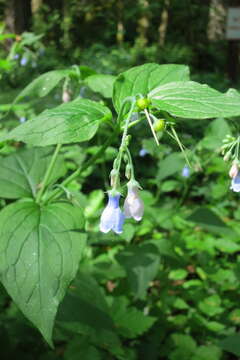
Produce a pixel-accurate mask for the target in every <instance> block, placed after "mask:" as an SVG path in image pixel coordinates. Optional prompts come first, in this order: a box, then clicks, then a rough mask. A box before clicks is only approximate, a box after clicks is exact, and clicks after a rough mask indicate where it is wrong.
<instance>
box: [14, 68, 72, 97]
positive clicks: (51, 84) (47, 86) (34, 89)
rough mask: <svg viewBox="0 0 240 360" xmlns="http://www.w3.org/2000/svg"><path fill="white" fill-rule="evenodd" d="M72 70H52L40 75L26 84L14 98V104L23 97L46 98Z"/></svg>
mask: <svg viewBox="0 0 240 360" xmlns="http://www.w3.org/2000/svg"><path fill="white" fill-rule="evenodd" d="M72 71H73V70H72V69H67V70H52V71H49V72H46V73H45V74H42V75H40V76H39V77H37V78H36V79H34V80H33V81H32V82H31V83H30V84H28V85H27V86H26V87H25V88H24V89H23V90H22V91H21V92H20V94H19V95H18V96H17V97H16V99H15V101H14V102H17V101H19V100H21V99H22V98H24V97H25V96H39V97H44V96H46V95H47V94H48V93H49V92H50V91H51V90H52V89H54V88H55V86H57V84H58V83H59V82H60V81H61V80H62V79H64V78H65V77H67V76H68V75H69V74H70V72H72Z"/></svg>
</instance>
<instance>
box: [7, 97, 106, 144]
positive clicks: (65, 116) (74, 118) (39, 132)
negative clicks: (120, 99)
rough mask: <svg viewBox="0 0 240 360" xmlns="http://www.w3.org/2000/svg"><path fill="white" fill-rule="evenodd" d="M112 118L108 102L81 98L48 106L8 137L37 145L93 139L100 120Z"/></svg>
mask: <svg viewBox="0 0 240 360" xmlns="http://www.w3.org/2000/svg"><path fill="white" fill-rule="evenodd" d="M110 118H111V111H110V110H109V109H108V108H107V107H106V106H104V105H102V104H100V103H97V102H96V101H91V100H88V99H77V100H74V101H71V102H69V103H66V104H62V105H60V106H57V107H56V108H54V109H50V110H45V111H44V112H43V113H41V114H40V115H38V116H37V117H36V118H35V119H34V120H30V121H26V122H25V123H24V124H21V125H19V126H18V127H17V128H15V129H13V130H12V131H11V132H10V133H9V134H8V135H7V136H5V137H4V140H6V139H14V140H17V141H23V142H25V143H28V144H31V145H35V146H46V145H53V144H69V143H74V142H82V141H87V140H90V139H91V138H92V137H93V136H94V135H95V133H96V131H97V129H98V127H99V124H100V123H101V122H102V121H104V120H107V119H110Z"/></svg>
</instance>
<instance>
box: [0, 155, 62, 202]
mask: <svg viewBox="0 0 240 360" xmlns="http://www.w3.org/2000/svg"><path fill="white" fill-rule="evenodd" d="M52 151H53V149H52V148H32V149H27V150H20V151H18V152H16V153H14V154H11V155H9V156H6V157H2V158H0V168H1V172H0V197H3V198H8V199H17V198H21V197H31V196H35V195H36V191H37V186H38V184H39V183H40V181H41V180H42V179H43V176H44V174H45V172H46V169H47V167H48V165H49V162H50V159H51V156H52ZM65 173H66V168H65V165H64V162H63V158H62V157H61V156H59V157H58V159H57V161H56V163H55V165H54V168H53V171H52V174H51V177H50V178H49V181H48V184H51V183H54V182H55V181H56V180H57V179H58V178H60V177H61V176H63V175H64V174H65ZM48 184H47V185H48Z"/></svg>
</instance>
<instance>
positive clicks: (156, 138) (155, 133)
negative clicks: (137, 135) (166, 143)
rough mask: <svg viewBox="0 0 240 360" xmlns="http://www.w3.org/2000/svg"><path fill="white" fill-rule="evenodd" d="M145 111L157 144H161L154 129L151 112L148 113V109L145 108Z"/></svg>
mask: <svg viewBox="0 0 240 360" xmlns="http://www.w3.org/2000/svg"><path fill="white" fill-rule="evenodd" d="M144 113H145V115H146V118H147V121H148V123H149V126H150V128H151V131H152V134H153V137H154V139H155V141H156V143H157V145H158V146H159V141H158V138H157V135H156V133H155V131H154V128H153V124H152V122H151V119H150V116H149V113H148V111H147V110H146V109H144Z"/></svg>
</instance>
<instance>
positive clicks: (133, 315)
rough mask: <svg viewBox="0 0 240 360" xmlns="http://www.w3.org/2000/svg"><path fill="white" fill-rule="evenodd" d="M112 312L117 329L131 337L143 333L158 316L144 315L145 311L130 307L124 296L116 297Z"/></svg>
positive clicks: (123, 334)
mask: <svg viewBox="0 0 240 360" xmlns="http://www.w3.org/2000/svg"><path fill="white" fill-rule="evenodd" d="M111 314H112V318H113V321H114V323H115V326H116V328H117V331H118V332H119V333H120V334H121V335H122V336H123V337H126V338H129V339H134V338H136V337H137V336H139V335H142V334H143V333H144V332H145V331H147V330H148V329H149V328H150V327H151V326H152V325H153V324H154V322H155V321H156V318H154V317H152V316H148V315H144V313H143V311H140V310H138V309H137V308H134V307H129V306H128V300H127V299H126V298H124V297H119V298H117V297H116V298H114V301H113V304H112V307H111Z"/></svg>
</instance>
